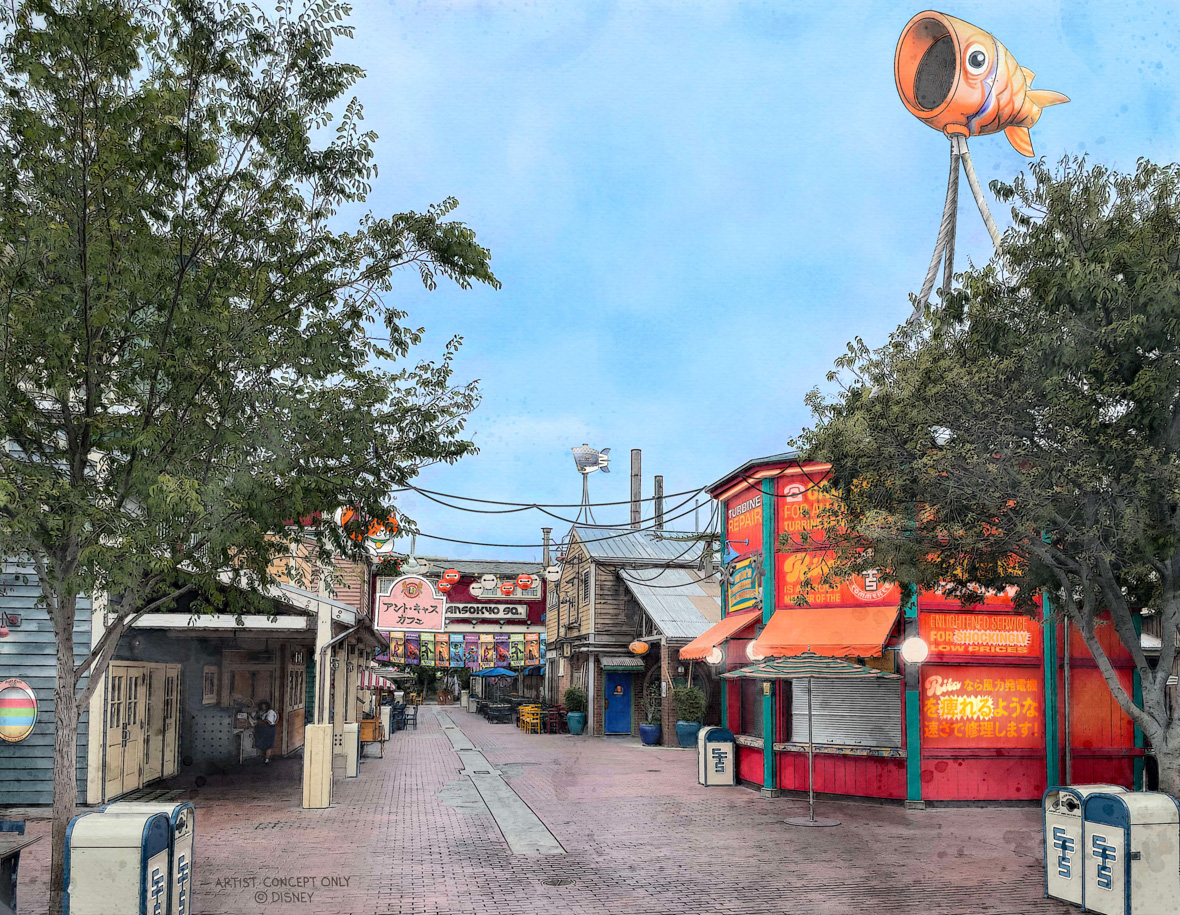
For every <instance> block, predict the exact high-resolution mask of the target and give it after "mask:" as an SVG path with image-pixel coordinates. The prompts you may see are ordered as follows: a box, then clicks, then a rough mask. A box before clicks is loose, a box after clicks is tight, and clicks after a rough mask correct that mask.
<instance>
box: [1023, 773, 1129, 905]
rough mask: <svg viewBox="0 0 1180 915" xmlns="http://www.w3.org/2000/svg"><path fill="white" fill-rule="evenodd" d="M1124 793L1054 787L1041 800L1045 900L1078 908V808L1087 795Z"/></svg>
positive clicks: (1089, 787)
mask: <svg viewBox="0 0 1180 915" xmlns="http://www.w3.org/2000/svg"><path fill="white" fill-rule="evenodd" d="M1125 790H1126V789H1125V788H1122V787H1120V786H1118V785H1058V786H1055V787H1053V788H1050V789H1049V790H1048V791H1046V792H1045V793H1044V794H1043V795H1042V796H1041V811H1042V813H1043V814H1044V840H1045V843H1044V844H1045V896H1046V897H1047V898H1049V899H1060V900H1061V901H1062V902H1069V903H1072V904H1073V905H1081V904H1082V871H1083V870H1084V869H1085V867H1086V860H1085V858H1084V857H1083V855H1082V804H1083V803H1084V802H1085V800H1086V798H1087V797H1089V796H1090V795H1091V794H1096V793H1098V792H1102V793H1103V794H1121V793H1122V792H1123V791H1125Z"/></svg>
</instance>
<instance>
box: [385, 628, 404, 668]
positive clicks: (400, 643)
mask: <svg viewBox="0 0 1180 915" xmlns="http://www.w3.org/2000/svg"><path fill="white" fill-rule="evenodd" d="M405 645H406V637H405V633H403V632H391V633H389V662H390V663H391V664H404V663H405V658H406V650H405Z"/></svg>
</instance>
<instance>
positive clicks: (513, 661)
mask: <svg viewBox="0 0 1180 915" xmlns="http://www.w3.org/2000/svg"><path fill="white" fill-rule="evenodd" d="M508 638H509V642H508V666H509V667H524V633H523V632H518V633H514V634H512V635H510V636H509V637H508Z"/></svg>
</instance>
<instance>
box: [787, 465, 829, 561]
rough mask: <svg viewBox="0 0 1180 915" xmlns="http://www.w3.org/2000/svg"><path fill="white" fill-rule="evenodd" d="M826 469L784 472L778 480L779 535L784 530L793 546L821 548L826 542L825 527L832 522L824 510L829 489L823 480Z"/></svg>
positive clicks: (826, 505) (803, 548)
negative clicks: (815, 472) (816, 472)
mask: <svg viewBox="0 0 1180 915" xmlns="http://www.w3.org/2000/svg"><path fill="white" fill-rule="evenodd" d="M826 478H827V473H826V472H824V473H820V474H818V475H808V474H804V473H791V474H785V475H784V476H782V477H780V478H779V480H778V485H777V487H776V489H775V491H776V492H777V493H778V496H779V499H778V506H777V509H778V530H777V531H776V533H777V534H778V535H780V536H781V535H783V534H786V535H787V538H788V540H789V541H790V544H791V546H792V547H794V548H796V549H802V550H817V549H818V550H822V549H824V547H825V546H826V544H827V535H826V533H825V531H824V528H825V527H826V526H828V525H830V524H831V523H832V520H833V519H832V518H830V517H828V515H827V510H828V509H829V508H830V507H831V505H832V493H831V491H830V490H829V489H828V488H827V487H826V486H825V485H824V484H823V480H824V479H826Z"/></svg>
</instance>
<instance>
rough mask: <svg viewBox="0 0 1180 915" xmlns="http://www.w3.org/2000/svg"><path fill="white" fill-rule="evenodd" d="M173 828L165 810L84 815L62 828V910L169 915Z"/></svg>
mask: <svg viewBox="0 0 1180 915" xmlns="http://www.w3.org/2000/svg"><path fill="white" fill-rule="evenodd" d="M171 832H172V828H171V825H170V824H169V822H168V817H167V816H166V815H165V814H163V813H153V812H143V813H131V812H128V813H111V812H108V811H103V812H101V813H100V812H97V811H92V812H90V813H82V814H79V815H78V816H76V817H74V818H73V819H72V820H70V824H69V826H67V827H66V847H65V911H67V912H69V913H70V915H112V913H116V912H118V913H123V912H127V913H140V915H168V901H169V900H168V876H169V874H168V870H169V867H168V865H169V862H168V852H169V839H170V835H171Z"/></svg>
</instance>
